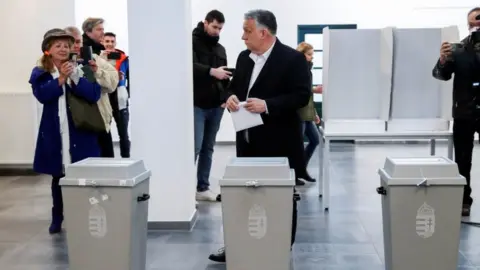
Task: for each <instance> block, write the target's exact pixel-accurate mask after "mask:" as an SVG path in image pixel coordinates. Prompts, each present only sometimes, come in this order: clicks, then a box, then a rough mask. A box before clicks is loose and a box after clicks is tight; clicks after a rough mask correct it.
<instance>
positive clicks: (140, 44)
mask: <svg viewBox="0 0 480 270" xmlns="http://www.w3.org/2000/svg"><path fill="white" fill-rule="evenodd" d="M191 35H192V24H191V10H190V0H162V1H159V0H128V36H129V41H128V44H129V51H130V79H131V87H132V88H131V117H130V118H131V130H132V134H131V140H132V157H133V158H139V159H143V160H144V161H145V162H146V165H147V166H148V167H149V169H151V170H152V173H153V175H152V178H151V182H150V194H151V199H150V204H149V217H148V220H149V222H150V223H151V224H150V225H151V226H150V227H151V228H172V227H171V226H173V227H174V228H175V226H178V225H182V226H184V225H186V224H188V222H191V221H192V220H193V219H194V217H195V212H196V210H195V186H196V177H195V167H194V149H193V148H194V141H193V90H192V88H193V73H192V69H193V67H192V38H191ZM184 228H185V227H184Z"/></svg>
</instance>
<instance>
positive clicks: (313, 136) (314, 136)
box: [303, 121, 320, 167]
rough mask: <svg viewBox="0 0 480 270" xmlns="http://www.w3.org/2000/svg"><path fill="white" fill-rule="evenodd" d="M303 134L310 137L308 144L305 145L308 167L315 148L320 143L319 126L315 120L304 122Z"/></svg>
mask: <svg viewBox="0 0 480 270" xmlns="http://www.w3.org/2000/svg"><path fill="white" fill-rule="evenodd" d="M303 134H305V136H307V139H308V144H307V146H306V147H305V158H306V160H305V164H306V165H307V167H308V163H309V162H310V159H311V158H312V156H313V153H314V152H315V149H316V148H317V146H318V144H319V143H320V134H319V133H318V128H317V126H316V125H315V123H314V122H313V121H305V122H303Z"/></svg>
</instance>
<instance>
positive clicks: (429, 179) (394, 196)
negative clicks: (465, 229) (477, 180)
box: [377, 157, 466, 270]
mask: <svg viewBox="0 0 480 270" xmlns="http://www.w3.org/2000/svg"><path fill="white" fill-rule="evenodd" d="M379 174H380V177H381V186H380V187H379V188H377V192H378V193H379V194H381V195H382V211H383V234H384V236H383V238H384V249H385V266H386V269H387V270H406V269H411V270H414V269H415V270H416V269H418V270H420V269H432V270H433V269H435V270H452V269H457V260H458V248H459V242H460V223H461V213H462V200H463V198H462V197H463V188H464V185H465V184H466V181H465V178H464V177H462V176H461V175H460V174H459V172H458V168H457V164H455V162H453V161H451V160H449V159H447V158H443V157H425V158H389V157H387V159H386V161H385V165H384V168H383V169H380V170H379Z"/></svg>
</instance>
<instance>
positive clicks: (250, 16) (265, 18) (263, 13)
mask: <svg viewBox="0 0 480 270" xmlns="http://www.w3.org/2000/svg"><path fill="white" fill-rule="evenodd" d="M245 19H246V20H255V23H256V24H257V26H260V27H264V28H266V29H267V30H268V31H270V33H271V34H272V35H274V36H275V35H276V34H277V19H276V18H275V15H274V14H273V13H272V12H271V11H268V10H263V9H256V10H251V11H249V12H247V13H245Z"/></svg>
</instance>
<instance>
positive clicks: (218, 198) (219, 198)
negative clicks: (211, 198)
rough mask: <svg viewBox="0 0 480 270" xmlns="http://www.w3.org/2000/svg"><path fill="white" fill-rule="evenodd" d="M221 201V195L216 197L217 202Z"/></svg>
mask: <svg viewBox="0 0 480 270" xmlns="http://www.w3.org/2000/svg"><path fill="white" fill-rule="evenodd" d="M221 201H222V194H218V195H217V202H221Z"/></svg>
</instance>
